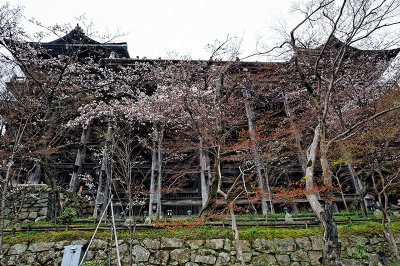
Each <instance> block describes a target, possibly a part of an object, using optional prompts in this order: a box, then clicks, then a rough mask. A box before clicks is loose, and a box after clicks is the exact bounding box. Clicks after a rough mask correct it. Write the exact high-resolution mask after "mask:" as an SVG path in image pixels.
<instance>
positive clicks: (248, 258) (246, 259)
mask: <svg viewBox="0 0 400 266" xmlns="http://www.w3.org/2000/svg"><path fill="white" fill-rule="evenodd" d="M252 256H253V254H251V253H244V252H243V261H244V262H245V263H246V262H250V261H251V257H252ZM236 259H237V260H238V261H239V257H238V255H237V254H236Z"/></svg>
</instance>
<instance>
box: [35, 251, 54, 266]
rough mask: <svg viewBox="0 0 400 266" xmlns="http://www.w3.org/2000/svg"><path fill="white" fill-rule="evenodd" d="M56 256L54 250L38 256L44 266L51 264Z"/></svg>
mask: <svg viewBox="0 0 400 266" xmlns="http://www.w3.org/2000/svg"><path fill="white" fill-rule="evenodd" d="M55 256H56V254H55V252H54V250H48V251H43V252H40V253H39V254H38V256H37V258H38V261H39V262H40V263H41V264H42V265H43V264H46V263H47V262H49V261H50V260H51V259H53V258H55Z"/></svg>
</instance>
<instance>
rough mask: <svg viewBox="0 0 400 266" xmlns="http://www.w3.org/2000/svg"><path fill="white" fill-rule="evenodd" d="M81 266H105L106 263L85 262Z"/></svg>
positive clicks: (96, 261) (97, 261) (98, 261)
mask: <svg viewBox="0 0 400 266" xmlns="http://www.w3.org/2000/svg"><path fill="white" fill-rule="evenodd" d="M82 266H106V261H105V260H91V261H86V262H85V263H83V264H82Z"/></svg>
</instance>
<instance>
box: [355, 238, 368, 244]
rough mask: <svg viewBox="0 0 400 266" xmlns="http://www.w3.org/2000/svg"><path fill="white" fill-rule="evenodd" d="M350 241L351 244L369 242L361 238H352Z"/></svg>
mask: <svg viewBox="0 0 400 266" xmlns="http://www.w3.org/2000/svg"><path fill="white" fill-rule="evenodd" d="M351 240H352V241H353V243H363V244H367V243H368V242H369V241H368V239H367V238H365V237H363V236H354V237H352V238H351Z"/></svg>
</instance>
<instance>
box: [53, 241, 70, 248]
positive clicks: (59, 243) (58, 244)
mask: <svg viewBox="0 0 400 266" xmlns="http://www.w3.org/2000/svg"><path fill="white" fill-rule="evenodd" d="M68 245H69V241H68V240H63V241H59V242H56V243H55V244H54V248H55V249H56V250H64V247H65V246H68Z"/></svg>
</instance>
